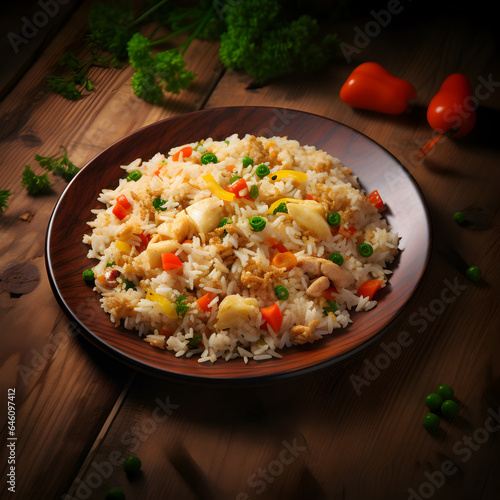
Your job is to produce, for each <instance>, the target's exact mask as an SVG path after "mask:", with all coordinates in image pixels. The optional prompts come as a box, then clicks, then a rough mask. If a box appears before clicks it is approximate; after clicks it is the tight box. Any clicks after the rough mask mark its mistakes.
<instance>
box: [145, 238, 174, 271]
mask: <svg viewBox="0 0 500 500" xmlns="http://www.w3.org/2000/svg"><path fill="white" fill-rule="evenodd" d="M179 247H180V243H179V242H178V241H177V240H165V241H158V242H156V243H151V242H150V243H149V245H148V248H147V249H146V253H147V255H148V259H149V266H150V267H151V269H156V268H157V267H161V254H162V253H173V252H175V251H176V250H177V249H178V248H179Z"/></svg>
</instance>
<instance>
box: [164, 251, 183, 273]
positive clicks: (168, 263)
mask: <svg viewBox="0 0 500 500" xmlns="http://www.w3.org/2000/svg"><path fill="white" fill-rule="evenodd" d="M161 267H163V270H164V271H170V270H171V269H179V268H182V260H181V259H179V257H177V255H175V253H169V252H165V253H162V254H161Z"/></svg>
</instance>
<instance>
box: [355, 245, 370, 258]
mask: <svg viewBox="0 0 500 500" xmlns="http://www.w3.org/2000/svg"><path fill="white" fill-rule="evenodd" d="M358 252H359V254H360V255H361V257H370V255H372V254H373V247H372V246H371V245H370V243H361V245H359V247H358Z"/></svg>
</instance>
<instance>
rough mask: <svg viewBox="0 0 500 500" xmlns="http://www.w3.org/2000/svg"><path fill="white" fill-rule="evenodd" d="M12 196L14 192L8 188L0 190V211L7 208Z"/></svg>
mask: <svg viewBox="0 0 500 500" xmlns="http://www.w3.org/2000/svg"><path fill="white" fill-rule="evenodd" d="M10 196H12V193H11V192H10V191H9V190H8V189H1V190H0V212H5V210H7V203H8V201H9V197H10Z"/></svg>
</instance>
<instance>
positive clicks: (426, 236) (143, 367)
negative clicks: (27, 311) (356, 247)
mask: <svg viewBox="0 0 500 500" xmlns="http://www.w3.org/2000/svg"><path fill="white" fill-rule="evenodd" d="M278 117H281V118H280V119H281V122H282V123H281V122H279V125H276V123H278ZM283 117H285V118H283ZM193 123H194V124H198V130H203V131H205V130H208V129H209V128H210V129H213V131H214V133H213V134H204V135H200V134H199V135H196V130H192V128H193V127H192V126H191V127H190V128H189V132H188V131H187V127H186V126H187V125H192V124H193ZM213 123H216V124H218V125H215V126H213V125H212V124H213ZM245 123H246V125H245ZM264 125H268V127H267V128H266V127H265V126H264ZM271 125H272V126H271ZM273 127H274V128H273ZM195 128H196V127H195ZM278 128H279V130H277V129H278ZM172 130H180V133H178V132H175V133H174V132H172ZM183 130H186V132H183ZM267 130H271V131H274V132H275V134H274V135H287V136H288V137H289V138H290V139H297V140H298V141H299V142H300V143H301V144H303V145H304V144H308V145H314V146H317V147H318V148H321V149H325V150H326V151H328V152H329V153H330V154H332V155H333V156H336V157H338V158H340V160H341V161H342V163H343V164H344V165H346V166H348V167H350V168H352V169H353V171H354V173H355V174H356V175H358V177H359V180H360V183H361V185H362V187H363V188H365V189H366V191H367V192H369V191H370V190H372V189H376V188H378V189H379V190H382V191H384V189H383V187H387V186H386V184H388V182H387V179H389V178H390V177H391V178H392V182H396V183H397V184H398V188H397V189H394V186H393V187H392V189H390V190H389V189H388V190H386V191H385V193H383V197H384V199H385V201H386V202H387V205H388V206H389V211H388V212H386V214H385V215H384V216H385V217H386V219H387V220H388V222H389V223H390V224H391V226H393V229H394V230H395V231H398V232H400V233H401V230H402V229H403V233H404V234H403V235H402V238H401V242H402V246H403V248H404V250H403V252H401V254H400V257H399V258H398V259H397V263H396V264H395V266H394V268H393V270H394V274H393V275H392V276H391V279H390V285H389V286H388V287H387V288H386V289H385V290H383V291H382V292H379V293H380V295H379V296H378V297H377V299H378V302H379V303H378V305H377V306H376V308H374V309H373V310H372V311H369V312H365V313H355V314H354V323H353V324H352V325H350V326H349V327H348V328H346V329H342V330H336V331H334V333H333V334H332V335H329V336H327V337H325V338H324V339H322V340H321V341H319V342H315V343H314V344H312V345H307V346H303V347H292V348H285V349H284V350H283V351H280V352H281V354H283V356H284V357H283V359H274V358H273V359H270V360H266V361H254V360H250V362H249V364H248V365H244V363H243V360H241V359H237V360H231V361H229V362H226V361H224V360H218V361H217V363H215V364H210V363H204V364H200V363H198V362H197V361H196V359H197V357H196V356H193V357H192V358H190V359H186V358H184V357H181V358H176V357H175V356H174V355H173V353H172V352H171V351H160V350H158V349H153V348H151V347H150V346H149V345H148V344H147V343H146V342H142V340H140V339H139V338H138V337H137V335H136V334H135V333H134V332H129V331H127V330H123V331H121V330H122V329H116V328H114V327H113V326H112V325H111V322H110V321H109V318H108V317H107V315H105V313H104V311H103V310H102V309H101V308H100V306H99V301H98V297H97V295H96V294H95V293H94V292H92V291H91V289H90V288H89V287H85V285H83V284H82V279H81V272H82V270H83V269H86V268H87V267H90V266H89V261H88V259H87V258H86V257H85V256H84V258H83V259H82V255H83V254H86V251H87V247H86V246H85V245H83V243H81V236H82V235H83V232H84V231H82V232H81V233H75V229H74V228H75V227H82V224H85V222H86V221H87V220H89V219H90V209H91V208H94V207H95V206H97V205H96V201H95V198H96V197H97V196H96V193H97V192H100V190H101V189H102V188H103V187H107V186H103V185H102V184H100V183H99V182H98V181H100V179H101V177H100V175H101V174H100V172H99V170H98V168H99V164H100V163H104V164H105V165H107V164H106V161H108V159H109V158H113V157H115V156H117V157H120V158H122V157H123V161H120V162H119V164H118V165H113V166H112V167H110V169H111V170H112V173H111V174H107V173H105V174H104V175H106V174H107V175H108V176H109V175H111V178H112V180H113V182H114V183H115V184H114V185H115V186H116V182H117V181H118V178H119V177H120V176H121V174H122V172H123V171H121V170H120V169H119V165H120V164H127V163H129V162H130V161H132V160H133V159H135V158H136V157H140V156H142V155H141V154H138V155H137V156H134V155H135V154H136V151H137V147H139V149H140V148H141V145H139V146H137V145H135V143H136V141H137V139H138V138H141V137H142V138H144V137H149V136H156V135H161V136H162V138H161V139H158V140H155V141H153V143H154V144H153V145H151V146H149V150H148V152H147V153H146V152H145V154H144V156H142V157H143V158H144V159H148V157H150V156H152V155H153V154H154V153H155V152H157V151H160V150H163V151H165V150H167V151H168V149H169V148H170V147H174V146H178V145H181V144H184V143H188V142H194V141H196V138H193V137H198V138H203V137H207V136H210V137H213V138H214V140H222V139H224V138H225V137H227V136H229V135H231V134H232V133H235V132H237V133H239V135H240V137H241V136H242V135H243V134H244V133H253V134H257V133H259V135H268V134H266V133H265V132H266V131H267ZM169 131H170V132H169ZM159 132H161V134H158V133H159ZM262 132H264V133H262ZM182 137H185V139H184V140H181V138H182ZM314 137H316V140H312V141H310V140H306V139H308V138H309V139H310V138H314ZM162 141H163V142H162ZM173 141H175V142H173ZM337 143H338V144H341V145H342V147H343V148H344V150H345V151H343V152H342V154H338V153H336V152H335V151H332V144H337ZM162 146H163V147H162ZM134 148H135V149H134ZM154 148H156V149H155V150H154V151H152V149H154ZM144 149H145V150H146V147H144ZM360 149H361V150H362V151H361V154H360ZM151 151H152V152H151ZM122 152H124V154H122ZM125 153H127V154H128V155H129V157H127V154H125ZM132 153H133V155H132V156H134V157H132V158H130V154H132ZM367 162H370V165H369V167H371V165H372V163H373V164H375V168H372V169H371V170H370V168H369V167H368V166H367ZM115 163H116V161H115ZM382 174H384V175H385V176H384V177H383V178H384V179H385V182H383V183H382V185H381V184H380V179H381V178H382V177H381V176H382ZM89 181H96V182H91V185H93V184H95V183H97V184H99V185H98V186H96V193H92V195H93V198H89V197H88V196H87V197H85V194H84V193H83V192H82V189H81V186H84V185H85V183H86V182H89ZM110 187H111V186H110ZM398 193H399V194H398ZM401 193H402V194H401ZM75 196H76V199H75ZM82 198H85V200H84V201H81V199H82ZM70 199H71V200H72V201H73V202H76V203H77V204H78V203H80V204H83V208H84V209H83V210H82V212H78V211H76V212H71V214H73V215H71V214H70V216H69V218H68V216H67V212H66V213H65V214H63V211H64V210H66V209H67V207H68V206H71V203H70ZM92 200H93V201H92ZM410 212H411V213H410ZM403 221H404V225H403V226H401V224H402V222H403ZM410 224H412V225H414V227H415V230H411V231H410V229H409V227H408V226H409V225H410ZM417 229H418V231H417ZM415 232H417V233H418V237H417V235H416V234H415ZM61 235H64V236H65V238H66V237H67V238H68V239H64V241H63V242H61V241H60V240H59V238H60V237H61ZM400 235H401V234H400ZM71 236H73V238H71ZM77 240H79V241H77ZM405 240H409V241H405ZM75 249H76V251H77V254H78V255H77V257H78V258H77V259H76V262H73V263H72V264H73V267H74V269H75V271H74V273H73V274H71V275H68V274H64V273H63V272H62V271H61V268H63V267H64V265H65V264H67V260H68V255H67V253H68V252H70V251H73V250H75ZM45 250H46V252H45V256H46V258H45V262H46V269H47V273H48V277H49V282H50V285H51V288H52V290H53V293H54V295H55V297H56V299H57V301H58V303H59V304H60V306H61V308H62V310H63V311H64V313H65V314H66V316H67V317H68V318H69V319H70V321H71V323H72V325H73V328H74V329H75V330H76V331H78V332H79V333H81V334H82V335H83V337H85V338H86V339H87V340H89V341H90V342H91V343H92V344H94V345H96V346H97V347H98V348H100V349H102V350H103V351H104V352H106V353H107V354H109V355H111V356H113V357H114V358H116V359H118V360H120V361H121V362H124V363H125V364H127V365H128V366H131V367H133V368H134V369H137V370H139V371H141V372H145V373H147V374H152V375H155V376H174V377H180V378H182V379H183V380H190V381H201V380H204V381H217V382H234V381H237V382H244V381H247V382H252V383H253V382H257V381H269V380H271V379H272V380H276V379H278V378H285V377H290V376H296V375H299V374H306V373H310V372H312V371H315V370H318V369H322V368H325V367H327V366H331V365H333V364H336V363H340V362H342V361H344V360H346V359H348V358H350V357H351V356H354V355H355V354H357V353H358V352H360V351H361V350H363V349H365V348H366V347H368V346H369V345H371V344H372V343H373V342H376V341H378V340H380V338H381V336H383V335H384V334H385V333H386V332H387V331H388V330H389V327H390V326H391V324H392V323H393V321H394V320H395V318H396V317H397V316H398V315H399V314H400V313H401V312H402V311H403V309H404V307H405V305H406V304H407V303H408V301H409V300H410V298H411V297H412V295H413V294H414V292H415V290H416V289H417V287H418V285H419V284H420V282H421V279H422V276H423V274H424V271H425V269H426V267H427V264H428V261H429V257H430V251H431V222H430V216H429V211H428V207H427V204H426V202H425V199H424V197H423V194H422V192H421V189H420V187H419V186H418V184H417V182H416V181H415V180H414V178H413V177H412V176H411V174H410V173H409V171H408V170H407V169H406V168H405V167H404V166H403V165H402V164H401V163H400V162H399V160H398V159H397V158H396V157H395V156H393V155H392V154H391V153H390V152H389V151H387V150H386V149H385V148H383V147H382V146H380V145H379V144H378V143H376V142H375V141H373V140H372V139H370V138H369V137H367V136H366V135H364V134H362V133H361V132H358V131H356V130H355V129H353V128H351V127H349V126H347V125H344V124H342V123H339V122H337V121H335V120H332V119H329V118H325V117H322V116H319V115H315V114H312V113H307V112H303V111H297V110H292V109H285V108H276V107H265V106H257V107H254V106H234V107H225V108H211V109H207V110H202V111H195V112H192V113H187V114H184V115H179V116H174V117H170V118H166V119H164V120H161V121H158V122H155V123H152V124H150V125H147V126H145V127H142V128H140V129H138V130H135V131H133V132H131V133H130V134H128V135H126V136H124V137H123V138H121V139H119V140H118V141H116V142H115V143H113V144H111V145H110V146H109V147H107V148H106V149H104V150H103V151H102V152H101V153H99V154H98V155H96V156H95V157H94V158H93V159H92V160H90V161H89V162H88V163H87V164H86V165H85V167H83V168H82V169H81V171H80V172H79V173H78V175H77V176H75V178H74V179H73V180H72V181H71V182H70V183H69V184H68V186H67V187H66V189H65V191H64V192H63V193H62V194H61V196H60V198H59V200H58V202H57V204H56V206H55V207H54V210H53V213H52V215H51V218H50V221H49V224H48V227H47V234H46V248H45ZM408 254H410V255H408ZM410 262H411V265H410ZM91 297H93V298H91ZM83 303H85V305H84V306H82V304H83ZM370 315H372V318H371V319H373V321H372V320H371V319H370ZM106 320H107V322H108V323H109V324H106V323H105V322H104V321H106ZM353 330H354V331H355V333H354V335H351V336H349V332H351V334H352V331H353ZM118 331H120V333H119V334H117V332H118ZM337 332H338V333H337ZM351 337H352V338H351ZM333 339H335V340H333ZM332 342H335V345H336V346H337V347H338V348H339V349H340V350H341V352H338V353H335V354H333V355H332V354H331V353H332V352H334V350H335V349H332V346H331V345H329V344H332ZM335 345H334V346H333V347H335ZM144 346H145V347H146V348H147V349H148V351H145V350H144ZM151 350H152V351H151ZM138 352H140V354H141V356H140V355H139V354H138ZM158 353H161V355H159V354H158ZM162 356H163V357H164V358H162ZM163 359H164V360H166V361H162V360H163ZM153 360H154V362H153Z"/></svg>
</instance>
